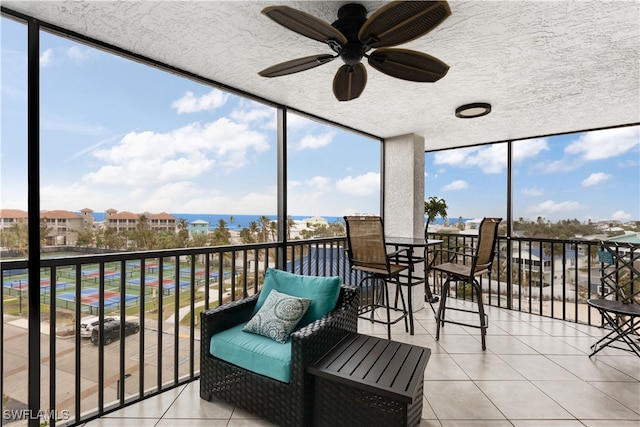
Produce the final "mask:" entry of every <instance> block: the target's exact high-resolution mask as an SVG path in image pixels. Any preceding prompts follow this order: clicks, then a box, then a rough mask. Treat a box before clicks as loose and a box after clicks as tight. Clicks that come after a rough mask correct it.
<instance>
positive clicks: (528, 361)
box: [500, 354, 579, 381]
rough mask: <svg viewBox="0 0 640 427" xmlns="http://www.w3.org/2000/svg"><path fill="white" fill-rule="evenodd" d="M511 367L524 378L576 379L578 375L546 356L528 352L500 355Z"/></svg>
mask: <svg viewBox="0 0 640 427" xmlns="http://www.w3.org/2000/svg"><path fill="white" fill-rule="evenodd" d="M500 357H501V358H502V360H504V361H505V362H507V363H508V364H509V365H510V366H511V367H512V368H513V369H515V370H516V371H518V372H519V373H520V374H521V375H522V376H524V377H525V378H526V379H528V380H530V381H533V380H564V381H577V380H579V378H578V377H576V376H575V375H573V374H572V373H571V372H569V371H567V370H566V369H564V368H562V367H561V366H559V365H558V364H556V363H554V362H553V361H551V360H549V359H548V358H547V357H546V356H542V355H530V354H518V355H512V354H506V355H500Z"/></svg>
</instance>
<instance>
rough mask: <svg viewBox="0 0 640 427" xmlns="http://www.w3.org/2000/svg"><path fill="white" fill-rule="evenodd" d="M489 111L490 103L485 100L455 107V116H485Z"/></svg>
mask: <svg viewBox="0 0 640 427" xmlns="http://www.w3.org/2000/svg"><path fill="white" fill-rule="evenodd" d="M490 112H491V104H487V103H486V102H474V103H472V104H465V105H461V106H460V107H458V108H456V117H459V118H461V119H473V118H476V117H482V116H486V115H487V114H489V113H490Z"/></svg>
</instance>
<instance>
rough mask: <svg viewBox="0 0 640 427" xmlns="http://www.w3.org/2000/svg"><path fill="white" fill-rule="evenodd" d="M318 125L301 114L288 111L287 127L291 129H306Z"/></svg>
mask: <svg viewBox="0 0 640 427" xmlns="http://www.w3.org/2000/svg"><path fill="white" fill-rule="evenodd" d="M316 125H317V123H316V122H314V121H313V120H311V119H308V118H306V117H304V116H301V115H300V114H295V113H287V129H289V130H299V129H305V128H309V127H312V126H316Z"/></svg>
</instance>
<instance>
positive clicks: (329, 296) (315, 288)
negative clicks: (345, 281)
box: [253, 268, 342, 328]
mask: <svg viewBox="0 0 640 427" xmlns="http://www.w3.org/2000/svg"><path fill="white" fill-rule="evenodd" d="M341 283H342V279H340V277H339V276H333V277H320V276H303V275H299V274H294V273H289V272H286V271H282V270H276V269H274V268H269V269H267V271H266V273H265V275H264V284H263V285H262V291H261V292H260V295H259V296H258V301H257V302H256V307H255V309H254V310H253V314H256V313H257V312H258V310H260V307H262V304H264V301H265V300H266V299H267V296H269V292H271V290H272V289H276V290H277V291H278V292H281V293H284V294H287V295H292V296H294V297H299V298H308V299H310V300H312V303H311V306H310V307H309V310H308V311H307V313H306V314H305V315H304V317H303V318H302V319H301V320H300V323H298V328H300V327H302V326H304V325H307V324H309V323H311V322H313V321H315V320H318V319H320V318H321V317H322V316H324V315H325V314H327V313H328V312H330V311H331V310H333V309H334V308H335V306H336V302H338V296H339V295H340V284H341Z"/></svg>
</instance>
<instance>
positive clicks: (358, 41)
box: [258, 1, 451, 101]
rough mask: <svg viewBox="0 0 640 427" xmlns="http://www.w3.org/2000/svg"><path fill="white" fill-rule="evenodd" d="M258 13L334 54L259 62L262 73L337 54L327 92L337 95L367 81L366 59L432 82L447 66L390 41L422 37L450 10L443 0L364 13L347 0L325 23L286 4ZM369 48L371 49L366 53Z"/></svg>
mask: <svg viewBox="0 0 640 427" xmlns="http://www.w3.org/2000/svg"><path fill="white" fill-rule="evenodd" d="M262 13H263V14H264V15H266V16H267V17H269V18H271V19H272V20H274V21H275V22H277V23H278V24H280V25H282V26H284V27H286V28H288V29H289V30H291V31H294V32H296V33H298V34H300V35H303V36H305V37H308V38H311V39H313V40H317V41H319V42H323V43H326V44H327V45H328V46H329V47H330V48H331V50H333V51H334V55H329V54H319V55H312V56H307V57H304V58H299V59H294V60H290V61H286V62H282V63H279V64H276V65H273V66H271V67H269V68H265V69H264V70H262V71H260V72H259V73H258V74H259V75H260V76H262V77H279V76H284V75H287V74H293V73H298V72H300V71H305V70H309V69H311V68H315V67H318V66H320V65H323V64H326V63H327V62H331V61H333V60H334V59H335V58H337V57H340V58H341V59H342V61H343V62H344V65H342V66H341V67H340V68H339V69H338V71H337V72H336V75H335V77H334V79H333V94H334V96H335V97H336V98H337V99H338V100H339V101H350V100H352V99H355V98H358V97H359V96H360V95H361V94H362V92H363V91H364V88H365V86H366V84H367V71H366V68H365V67H364V65H363V64H362V62H361V61H362V58H367V61H368V63H369V65H370V66H371V67H372V68H374V69H376V70H378V71H380V72H382V73H384V74H387V75H389V76H391V77H395V78H398V79H402V80H408V81H413V82H429V83H434V82H436V81H438V80H440V79H441V78H442V77H444V76H445V75H446V74H447V72H448V71H449V66H448V65H447V64H445V63H444V62H442V61H440V60H439V59H437V58H434V57H433V56H431V55H427V54H425V53H422V52H416V51H413V50H408V49H395V48H391V47H392V46H397V45H399V44H403V43H407V42H409V41H411V40H414V39H416V38H418V37H422V36H423V35H425V34H426V33H428V32H429V31H431V30H432V29H434V28H435V27H437V26H438V25H440V23H441V22H442V21H444V20H445V19H446V18H447V17H448V16H449V15H450V14H451V10H450V9H449V5H448V3H447V2H446V1H395V2H391V3H389V4H387V5H385V6H383V7H381V8H380V9H378V10H377V11H375V12H374V13H373V14H372V15H371V16H370V17H369V18H367V10H366V8H365V7H364V6H362V5H360V4H357V3H350V4H346V5H344V6H342V7H341V8H340V9H339V10H338V19H337V20H336V21H335V22H333V23H332V24H331V25H329V24H328V23H326V22H324V21H322V20H321V19H318V18H316V17H315V16H312V15H310V14H308V13H306V12H302V11H300V10H297V9H294V8H291V7H288V6H269V7H266V8H264V9H263V10H262ZM371 49H375V50H374V51H372V52H371V53H369V51H371Z"/></svg>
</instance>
